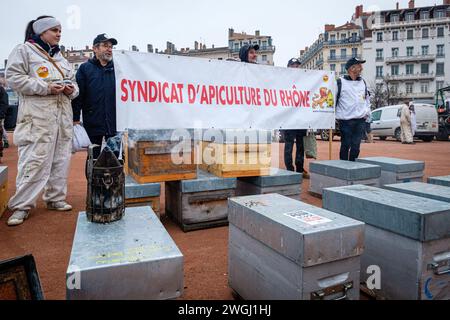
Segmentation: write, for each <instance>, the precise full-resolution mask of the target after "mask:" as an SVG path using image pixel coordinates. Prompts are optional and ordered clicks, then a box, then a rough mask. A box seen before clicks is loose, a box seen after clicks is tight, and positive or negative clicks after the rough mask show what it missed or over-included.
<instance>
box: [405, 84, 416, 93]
mask: <svg viewBox="0 0 450 320" xmlns="http://www.w3.org/2000/svg"><path fill="white" fill-rule="evenodd" d="M413 92H414V83H407V84H406V93H407V94H411V93H413Z"/></svg>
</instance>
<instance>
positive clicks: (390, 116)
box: [371, 103, 439, 142]
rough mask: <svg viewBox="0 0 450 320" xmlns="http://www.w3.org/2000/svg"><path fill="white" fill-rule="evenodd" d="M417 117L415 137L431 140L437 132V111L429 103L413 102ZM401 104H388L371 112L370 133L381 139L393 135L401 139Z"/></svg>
mask: <svg viewBox="0 0 450 320" xmlns="http://www.w3.org/2000/svg"><path fill="white" fill-rule="evenodd" d="M414 107H415V110H416V118H417V132H416V135H415V137H416V138H419V139H421V140H423V141H425V142H431V141H433V139H434V137H435V136H436V135H437V134H438V132H439V123H438V113H437V110H436V108H435V106H433V105H431V104H422V103H419V104H414ZM402 108H403V105H396V106H388V107H384V108H380V109H377V110H375V111H373V112H372V121H373V122H372V124H371V128H372V133H373V135H374V136H375V137H380V139H381V140H386V139H387V138H388V137H394V138H396V139H397V140H398V141H400V140H401V132H402V131H401V128H400V116H401V112H402Z"/></svg>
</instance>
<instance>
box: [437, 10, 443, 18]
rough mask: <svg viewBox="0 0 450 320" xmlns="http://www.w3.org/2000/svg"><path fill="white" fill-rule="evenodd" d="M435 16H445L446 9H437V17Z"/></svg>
mask: <svg viewBox="0 0 450 320" xmlns="http://www.w3.org/2000/svg"><path fill="white" fill-rule="evenodd" d="M435 18H445V11H444V10H438V11H436V17H435Z"/></svg>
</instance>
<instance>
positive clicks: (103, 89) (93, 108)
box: [72, 34, 117, 158]
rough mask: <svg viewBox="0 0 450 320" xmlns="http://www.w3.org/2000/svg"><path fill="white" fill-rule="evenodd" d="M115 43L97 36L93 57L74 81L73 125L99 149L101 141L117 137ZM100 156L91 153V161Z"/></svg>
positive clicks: (79, 71)
mask: <svg viewBox="0 0 450 320" xmlns="http://www.w3.org/2000/svg"><path fill="white" fill-rule="evenodd" d="M115 45H117V40H116V39H114V38H108V37H107V36H106V35H105V34H100V35H98V36H97V37H96V38H95V39H94V46H93V50H94V53H95V56H94V57H93V58H92V59H90V60H89V61H87V62H85V63H83V64H82V65H81V66H80V68H79V69H78V72H77V75H76V78H77V83H78V86H79V88H80V95H79V96H78V98H77V99H75V100H74V101H73V102H72V107H73V121H74V124H79V123H80V119H81V113H82V115H83V126H84V128H85V129H86V132H87V134H88V136H89V138H90V140H91V142H92V143H93V144H97V145H101V144H102V141H103V139H105V141H106V140H108V139H109V138H111V137H113V136H115V135H116V134H117V129H116V78H115V74H114V62H113V55H112V50H113V46H115ZM99 153H100V150H99V148H96V149H95V152H94V158H97V157H98V155H99Z"/></svg>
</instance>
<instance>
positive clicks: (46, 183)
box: [6, 16, 78, 226]
mask: <svg viewBox="0 0 450 320" xmlns="http://www.w3.org/2000/svg"><path fill="white" fill-rule="evenodd" d="M60 39H61V23H60V22H59V21H58V20H57V19H55V18H54V17H50V16H41V17H39V18H37V19H36V20H33V21H31V22H30V23H29V24H28V26H27V30H26V34H25V43H24V44H20V45H18V46H17V47H16V48H14V50H13V51H12V53H11V54H10V56H9V58H8V63H7V66H6V81H7V83H8V85H9V86H10V87H11V88H12V89H13V90H15V91H16V92H17V93H18V94H19V97H20V99H19V101H20V104H19V112H18V116H17V126H16V129H15V131H14V143H15V144H16V145H17V146H18V150H19V161H18V173H17V179H16V193H15V195H14V196H13V197H12V198H11V199H10V201H9V203H8V207H9V209H10V210H11V211H13V215H12V216H11V217H10V218H9V220H8V225H9V226H16V225H20V224H22V223H23V222H24V220H25V219H27V218H28V216H29V212H30V210H31V209H33V208H35V207H36V201H37V198H38V197H39V194H40V193H41V192H42V190H44V195H43V199H44V201H45V202H46V205H47V208H48V209H49V210H57V211H70V210H72V207H71V206H70V205H69V204H68V203H67V202H66V195H67V176H68V170H69V165H70V158H71V147H72V136H73V121H72V117H73V115H72V106H71V100H72V99H74V98H76V97H77V95H78V85H77V84H76V82H75V74H74V72H73V70H72V68H71V66H70V64H69V63H68V61H67V60H66V59H65V58H64V57H63V56H62V54H61V52H60V49H59V45H58V44H59V41H60Z"/></svg>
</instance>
